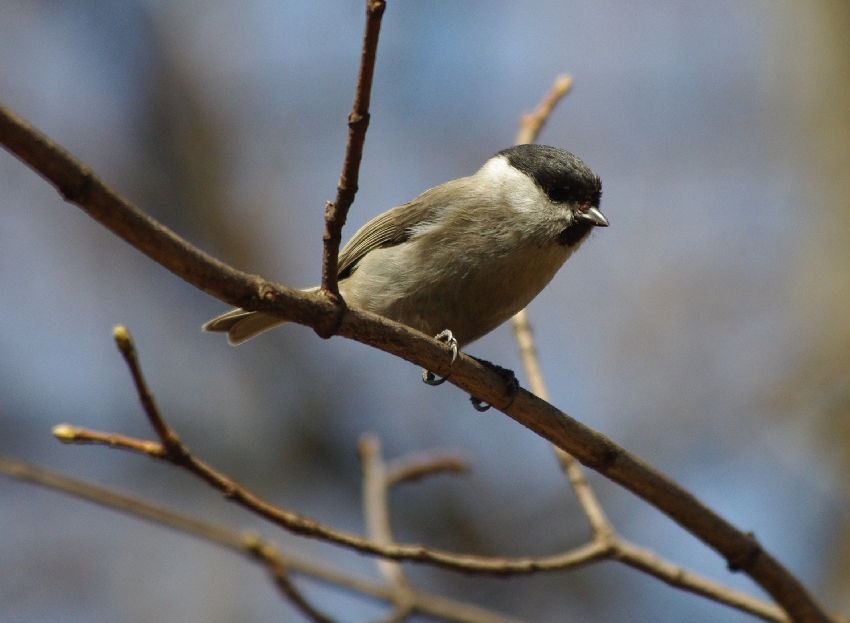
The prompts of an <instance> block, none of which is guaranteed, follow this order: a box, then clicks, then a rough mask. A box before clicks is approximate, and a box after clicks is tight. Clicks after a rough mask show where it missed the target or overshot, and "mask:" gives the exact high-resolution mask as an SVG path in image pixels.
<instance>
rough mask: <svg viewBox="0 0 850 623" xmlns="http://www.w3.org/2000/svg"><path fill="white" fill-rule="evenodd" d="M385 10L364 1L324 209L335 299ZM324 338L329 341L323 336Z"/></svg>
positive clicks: (326, 285) (327, 285)
mask: <svg viewBox="0 0 850 623" xmlns="http://www.w3.org/2000/svg"><path fill="white" fill-rule="evenodd" d="M384 9H386V2H384V0H366V28H365V31H364V33H363V49H362V51H361V55H360V71H359V73H358V75H357V87H356V89H355V91H354V105H353V106H352V109H351V114H350V115H348V144H347V145H346V147H345V158H344V160H343V163H342V173H341V175H340V177H339V183H338V184H337V194H336V200H335V201H334V202H333V203H331V202H328V203H327V204H326V206H325V233H324V236H323V237H322V239H323V241H324V245H323V251H322V290H324V291H325V292H327V293H329V294H331V295H332V297H334V298H337V297H338V296H339V288H338V286H337V272H338V270H337V266H338V259H339V257H338V256H339V245H340V242H341V240H342V227H343V225H345V219H346V218H347V216H348V209H349V208H350V207H351V204H352V203H354V195H355V194H357V183H358V177H359V176H360V161H361V159H362V158H363V143H364V141H365V139H366V130H367V129H368V127H369V100H370V98H371V94H372V76H373V74H374V72H375V58H376V55H377V50H378V36H379V34H380V32H381V18H382V17H383V15H384ZM323 337H330V335H325V336H323Z"/></svg>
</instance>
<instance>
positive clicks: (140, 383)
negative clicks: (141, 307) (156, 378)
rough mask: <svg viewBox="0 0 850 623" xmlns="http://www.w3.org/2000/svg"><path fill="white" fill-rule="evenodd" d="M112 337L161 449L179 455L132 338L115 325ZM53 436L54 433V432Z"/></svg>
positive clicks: (180, 450) (174, 436)
mask: <svg viewBox="0 0 850 623" xmlns="http://www.w3.org/2000/svg"><path fill="white" fill-rule="evenodd" d="M112 337H113V338H114V339H115V345H116V346H118V350H119V351H120V352H121V355H122V356H123V357H124V361H126V362H127V367H128V368H130V376H132V377H133V384H134V385H135V386H136V392H137V393H138V396H139V402H140V403H142V409H144V412H145V415H146V416H148V421H149V422H150V424H151V426H152V427H153V429H154V431H155V432H156V434H157V437H159V439H160V441H162V445H163V447H164V448H165V449H166V450H167V451H169V452H174V453H177V454H179V453H181V452H182V450H183V447H182V444H181V442H180V439H179V438H178V437H177V434H176V433H175V432H174V431H173V430H171V429H170V428H169V427H168V426H167V425H166V423H165V420H163V419H162V414H161V413H160V412H159V409H158V408H157V406H156V402H155V401H154V399H153V394H152V393H151V391H150V389H148V385H147V383H146V382H145V376H144V375H143V374H142V368H141V367H140V366H139V357H138V355H137V353H136V345H135V344H134V343H133V336H132V335H130V331H129V330H128V329H127V327H125V326H122V325H117V326H116V327H115V328H114V329H113V330H112ZM54 434H55V431H54Z"/></svg>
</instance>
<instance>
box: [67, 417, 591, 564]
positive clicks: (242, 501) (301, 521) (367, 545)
mask: <svg viewBox="0 0 850 623" xmlns="http://www.w3.org/2000/svg"><path fill="white" fill-rule="evenodd" d="M54 434H55V435H56V437H57V438H58V439H59V440H60V441H62V442H63V443H70V444H77V443H80V444H90V445H104V446H109V447H112V448H121V449H124V450H130V451H132V452H138V453H140V454H146V455H148V456H150V457H152V458H155V459H160V460H163V461H168V462H170V463H174V464H175V465H178V466H180V467H183V468H184V469H186V470H188V471H190V472H191V473H193V474H195V475H196V476H198V477H199V478H201V479H202V480H204V481H205V482H207V483H208V484H209V485H211V486H212V487H214V488H215V489H217V490H219V491H221V492H222V493H223V494H224V496H225V497H226V498H227V499H229V500H232V501H233V502H236V503H237V504H239V505H240V506H242V507H244V508H247V509H248V510H250V511H252V512H253V513H255V514H257V515H259V516H260V517H263V518H264V519H267V520H268V521H270V522H272V523H274V524H276V525H278V526H280V527H281V528H284V529H285V530H288V531H290V532H292V533H294V534H299V535H301V536H306V537H313V538H317V539H322V540H324V541H328V542H330V543H336V544H337V545H341V546H343V547H348V548H350V549H353V550H356V551H358V552H361V553H363V554H370V555H373V556H381V557H383V558H389V559H392V560H409V561H413V562H422V563H430V564H434V565H437V566H439V567H445V568H447V569H455V570H458V571H465V572H468V573H482V574H488V575H518V574H526V573H536V572H544V571H566V570H568V569H573V568H576V567H580V566H583V565H586V564H588V563H590V562H593V561H596V560H599V559H601V558H604V557H605V555H606V552H607V550H606V547H605V546H604V545H600V544H596V543H594V544H591V545H585V546H582V547H577V548H575V549H572V550H569V551H567V552H564V553H561V554H555V555H552V556H541V557H539V558H532V557H524V558H497V557H488V556H474V555H470V554H454V553H451V552H446V551H442V550H437V549H431V548H428V547H425V546H423V545H402V544H392V545H384V544H381V543H377V542H375V541H373V540H371V539H365V538H363V537H359V536H357V535H354V534H351V533H349V532H344V531H342V530H335V529H333V528H330V527H328V526H325V525H323V524H321V523H319V522H317V521H315V520H313V519H309V518H307V517H304V516H302V515H299V514H297V513H293V512H292V511H288V510H284V509H281V508H278V507H276V506H274V505H272V504H270V503H269V502H267V501H265V500H263V499H262V498H260V497H259V496H257V495H255V494H254V493H252V492H251V491H249V490H248V489H246V488H245V487H243V486H242V485H240V484H238V483H237V482H235V481H233V480H231V479H230V478H228V477H227V476H225V475H224V474H222V473H220V472H218V471H216V470H215V469H213V468H212V467H210V466H209V465H207V464H206V463H204V462H203V461H200V460H199V459H197V458H195V457H194V456H193V455H192V454H191V453H190V452H187V453H186V455H185V456H184V457H183V458H182V459H179V458H177V459H176V458H175V457H173V456H172V455H170V454H169V453H167V452H166V451H165V450H164V449H163V447H162V445H161V444H159V443H156V442H154V441H146V440H143V439H134V438H131V437H126V436H124V435H115V434H112V433H105V432H101V431H93V430H87V429H84V428H77V427H74V426H71V425H69V424H61V425H59V426H57V427H56V428H55V429H54Z"/></svg>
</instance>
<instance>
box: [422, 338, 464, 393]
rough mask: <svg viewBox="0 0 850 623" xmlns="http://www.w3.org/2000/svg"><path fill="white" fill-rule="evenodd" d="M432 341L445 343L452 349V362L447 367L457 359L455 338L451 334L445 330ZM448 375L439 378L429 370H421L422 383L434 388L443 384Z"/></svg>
mask: <svg viewBox="0 0 850 623" xmlns="http://www.w3.org/2000/svg"><path fill="white" fill-rule="evenodd" d="M434 339H435V340H439V341H440V342H445V343H446V346H448V347H449V348H451V349H452V361H451V363H450V364H449V365H451V364H452V363H454V362H455V359H457V340H456V339H455V336H454V335H452V332H451V331H449V330H448V329H446V330H445V331H442V332H441V333H439V334H437V335H435V336H434ZM450 375H451V373H449V374H447V375H446V376H444V377H439V376H437V375H436V374H434V373H433V372H431V371H430V370H424V369H423V370H422V382H423V383H426V384H428V385H431V386H434V387H435V386H437V385H442V384H443V383H445V382H446V379H448V378H449V376H450Z"/></svg>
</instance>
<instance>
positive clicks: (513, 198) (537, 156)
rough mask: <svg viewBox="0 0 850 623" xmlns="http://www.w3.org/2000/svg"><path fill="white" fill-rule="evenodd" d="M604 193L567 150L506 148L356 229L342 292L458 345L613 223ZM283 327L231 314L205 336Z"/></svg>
mask: <svg viewBox="0 0 850 623" xmlns="http://www.w3.org/2000/svg"><path fill="white" fill-rule="evenodd" d="M601 195H602V186H601V184H600V182H599V178H598V177H597V176H596V175H595V174H594V173H593V172H592V171H591V170H590V169H589V168H588V167H587V166H586V165H585V164H584V163H583V162H582V161H581V160H579V159H578V158H576V157H575V156H574V155H572V154H571V153H568V152H566V151H564V150H562V149H556V148H554V147H546V146H544V145H517V146H515V147H511V148H509V149H505V150H504V151H501V152H499V153H498V154H496V155H495V156H493V157H492V158H490V160H488V161H487V162H486V163H485V164H484V166H483V167H481V169H479V170H478V172H477V173H475V174H474V175H471V176H469V177H462V178H460V179H456V180H453V181H451V182H446V183H445V184H440V185H439V186H436V187H434V188H432V189H431V190H427V191H425V192H424V193H422V194H421V195H419V196H418V197H416V199H414V200H413V201H411V202H409V203H406V204H404V205H400V206H398V207H395V208H392V209H391V210H388V211H387V212H384V213H383V214H381V215H380V216H377V217H375V218H373V219H372V220H371V221H369V222H368V223H366V224H365V225H364V226H363V227H361V228H360V229H359V230H358V231H357V233H355V234H354V236H353V237H352V238H351V240H349V241H348V244H346V245H345V247H344V248H343V249H342V251H341V252H340V254H339V291H340V294H342V296H343V298H344V299H345V302H346V303H347V304H348V305H349V306H350V307H354V308H358V309H364V310H367V311H370V312H374V313H376V314H379V315H381V316H384V317H385V318H389V319H391V320H395V321H397V322H400V323H402V324H405V325H407V326H409V327H412V328H414V329H417V330H419V331H422V332H423V333H426V334H428V335H435V334H437V333H441V335H443V336H446V334H448V337H450V338H453V339H454V340H456V346H458V347H462V346H464V345H466V344H469V343H470V342H473V341H474V340H477V339H478V338H480V337H481V336H483V335H485V334H487V333H489V332H490V331H492V330H493V329H495V328H496V327H498V326H499V325H500V324H502V323H503V322H505V321H506V320H507V319H508V318H510V317H511V316H513V315H514V314H515V313H517V312H518V311H519V310H521V309H523V308H524V307H525V306H526V305H528V303H530V302H531V300H532V299H533V298H534V297H535V296H537V294H538V293H539V292H540V291H541V290H542V289H543V288H544V287H545V286H546V284H548V283H549V281H550V280H551V279H552V277H554V275H555V273H556V272H557V271H558V269H559V268H560V267H561V266H562V265H563V263H564V262H565V261H567V259H568V258H569V257H570V255H572V254H573V252H574V251H575V250H576V249H578V247H579V246H580V245H581V243H582V242H584V241H585V240H586V239H587V237H588V235H589V234H590V232H591V231H592V230H593V229H594V228H595V227H607V226H608V220H607V219H606V218H605V217H604V216H603V215H602V213H601V212H600V211H599V200H600V197H601ZM315 289H316V288H314V289H313V290H315ZM284 322H286V321H285V320H281V319H280V318H275V317H273V316H268V315H265V314H262V313H258V312H251V311H245V310H242V309H235V310H233V311H230V312H228V313H226V314H224V315H222V316H219V317H218V318H215V319H213V320H210V321H209V322H208V323H206V324H205V325H204V326H203V329H204V331H215V332H222V333H225V332H226V333H227V337H228V340H229V342H230V343H231V344H240V343H242V342H244V341H245V340H247V339H249V338H252V337H254V336H255V335H257V334H258V333H261V332H263V331H265V330H266V329H270V328H272V327H274V326H277V325H279V324H283V323H284ZM446 330H448V331H446ZM455 352H456V351H455Z"/></svg>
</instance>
